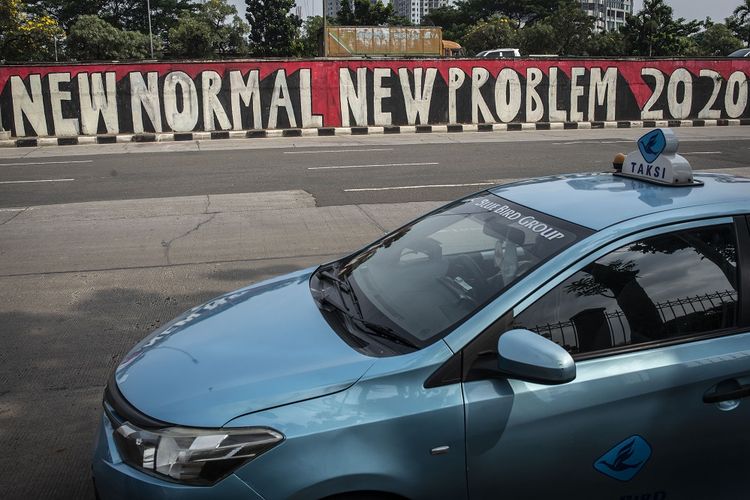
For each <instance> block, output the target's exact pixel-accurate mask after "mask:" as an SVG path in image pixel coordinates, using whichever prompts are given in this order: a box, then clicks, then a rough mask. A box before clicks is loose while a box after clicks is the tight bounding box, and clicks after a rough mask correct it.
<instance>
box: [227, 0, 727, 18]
mask: <svg viewBox="0 0 750 500" xmlns="http://www.w3.org/2000/svg"><path fill="white" fill-rule="evenodd" d="M229 3H231V4H233V5H235V6H236V7H237V10H238V11H239V12H240V15H243V14H244V12H245V0H229ZM740 3H742V0H667V4H669V5H670V6H671V7H672V9H673V10H674V17H675V18H677V17H684V18H685V19H688V20H690V19H698V20H701V21H702V20H703V19H705V18H706V16H709V17H710V18H711V19H713V20H714V21H716V22H723V21H724V18H726V17H729V15H730V14H731V13H732V11H733V10H734V9H735V8H736V7H737V6H738V5H740ZM297 5H298V6H300V7H301V8H302V17H303V18H304V17H307V16H308V15H310V14H318V15H320V13H321V12H322V11H323V7H322V5H323V0H297ZM633 8H634V13H635V12H638V11H639V10H641V9H642V8H643V0H634V4H633Z"/></svg>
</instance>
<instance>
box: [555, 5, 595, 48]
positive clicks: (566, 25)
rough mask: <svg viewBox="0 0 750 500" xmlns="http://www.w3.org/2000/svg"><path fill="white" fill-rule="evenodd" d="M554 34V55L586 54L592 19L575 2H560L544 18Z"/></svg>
mask: <svg viewBox="0 0 750 500" xmlns="http://www.w3.org/2000/svg"><path fill="white" fill-rule="evenodd" d="M544 22H545V23H547V24H549V25H550V26H551V27H552V29H553V32H554V41H555V45H556V50H555V53H556V54H559V55H561V56H564V55H582V54H585V53H586V49H587V48H588V44H589V39H590V38H591V33H592V30H593V28H594V19H593V18H592V17H590V16H588V15H587V14H586V13H585V12H584V11H583V10H582V9H581V4H580V3H578V2H577V1H576V0H564V1H561V2H560V3H559V4H558V6H557V9H556V10H555V11H554V12H553V13H552V14H550V15H549V16H547V17H546V18H544Z"/></svg>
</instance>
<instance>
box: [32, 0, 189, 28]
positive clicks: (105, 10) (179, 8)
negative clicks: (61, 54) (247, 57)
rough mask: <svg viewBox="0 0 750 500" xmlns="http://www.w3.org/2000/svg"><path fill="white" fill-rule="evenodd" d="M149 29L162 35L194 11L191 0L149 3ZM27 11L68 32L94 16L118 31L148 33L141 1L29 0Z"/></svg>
mask: <svg viewBox="0 0 750 500" xmlns="http://www.w3.org/2000/svg"><path fill="white" fill-rule="evenodd" d="M149 1H150V3H151V28H152V31H153V33H154V34H156V35H159V36H165V35H166V34H167V31H169V29H170V28H172V27H174V26H175V25H176V24H177V22H178V20H179V17H180V15H181V14H182V13H184V12H186V11H195V10H196V8H197V2H196V1H195V0H149ZM29 5H30V8H31V9H32V10H33V11H34V12H37V13H48V14H49V15H50V16H52V17H54V18H55V19H57V20H58V21H59V22H60V24H61V25H62V26H63V27H64V28H66V29H69V28H70V27H71V26H72V25H73V24H74V23H75V22H76V21H77V20H78V18H79V17H80V16H85V15H97V16H99V17H101V18H102V19H104V20H105V21H107V22H108V23H109V24H111V25H113V26H114V27H116V28H119V29H121V30H129V31H139V32H141V33H148V10H147V8H146V1H145V0H86V1H83V2H82V1H80V0H30V1H29Z"/></svg>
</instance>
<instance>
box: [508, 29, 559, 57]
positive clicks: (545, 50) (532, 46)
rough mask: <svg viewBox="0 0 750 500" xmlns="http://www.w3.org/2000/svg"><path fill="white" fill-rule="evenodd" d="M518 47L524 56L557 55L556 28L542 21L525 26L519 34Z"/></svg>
mask: <svg viewBox="0 0 750 500" xmlns="http://www.w3.org/2000/svg"><path fill="white" fill-rule="evenodd" d="M518 47H519V48H520V49H521V53H522V54H557V48H558V45H557V41H556V40H555V28H553V27H552V26H551V25H549V24H547V23H546V22H541V21H539V22H536V23H533V24H528V25H526V26H524V27H523V28H521V29H520V30H519V32H518Z"/></svg>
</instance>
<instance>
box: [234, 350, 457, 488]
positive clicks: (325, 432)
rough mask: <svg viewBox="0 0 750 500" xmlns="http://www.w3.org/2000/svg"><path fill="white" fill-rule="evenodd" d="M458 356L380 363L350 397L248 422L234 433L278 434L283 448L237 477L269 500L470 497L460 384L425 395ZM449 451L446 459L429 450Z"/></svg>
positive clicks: (444, 353) (240, 422)
mask: <svg viewBox="0 0 750 500" xmlns="http://www.w3.org/2000/svg"><path fill="white" fill-rule="evenodd" d="M451 355H452V352H451V351H450V350H449V349H448V348H447V346H446V345H445V344H444V343H443V342H436V343H435V344H433V345H431V346H429V347H427V348H426V349H424V350H422V351H419V352H416V353H413V354H408V355H404V356H398V357H393V358H383V359H379V360H378V363H376V365H375V366H373V370H376V371H375V372H372V373H371V372H368V373H367V374H366V375H365V376H364V377H363V378H362V380H360V381H358V382H357V383H356V384H355V385H354V386H352V387H351V388H349V389H347V390H346V391H343V392H340V393H337V394H333V395H330V396H325V397H322V398H317V399H313V400H309V401H304V402H301V403H297V404H294V405H287V406H283V407H279V408H274V409H271V410H267V411H264V412H260V413H255V414H252V415H247V416H245V417H241V418H239V419H236V420H233V421H232V422H230V423H229V425H230V426H233V427H234V426H237V427H248V426H273V428H275V429H278V430H279V431H281V432H282V433H283V434H284V435H285V436H286V440H285V441H284V442H283V443H282V444H281V445H279V446H278V447H276V448H274V449H273V450H271V451H269V452H267V453H266V454H264V455H262V456H260V457H259V458H257V459H256V460H253V461H252V462H250V463H248V464H247V465H246V466H244V467H242V468H240V470H238V471H237V472H236V474H237V475H238V476H239V477H241V478H242V479H243V480H244V481H246V482H247V483H248V484H250V485H251V486H252V487H253V488H254V489H255V490H256V491H257V492H258V493H260V494H261V495H263V496H264V497H268V498H290V499H306V498H323V497H325V496H328V495H332V494H335V493H340V492H346V491H363V490H365V491H366V490H373V491H384V492H391V493H396V494H399V495H402V496H405V497H408V498H415V499H417V498H424V499H430V498H433V499H434V498H451V499H461V498H465V497H466V474H465V454H464V451H465V450H464V437H463V436H464V431H463V427H464V409H463V395H462V390H461V385H460V384H452V385H448V386H445V387H437V388H432V389H425V388H424V387H423V385H424V381H425V380H426V379H427V378H428V377H429V376H430V375H431V374H432V373H433V372H434V371H435V370H436V369H438V368H439V367H440V365H441V364H442V362H443V361H445V360H447V359H448V358H449V357H450V356H451ZM441 446H448V447H449V450H448V451H447V453H445V454H440V455H432V454H431V453H430V451H431V450H432V449H433V448H437V447H441Z"/></svg>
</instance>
